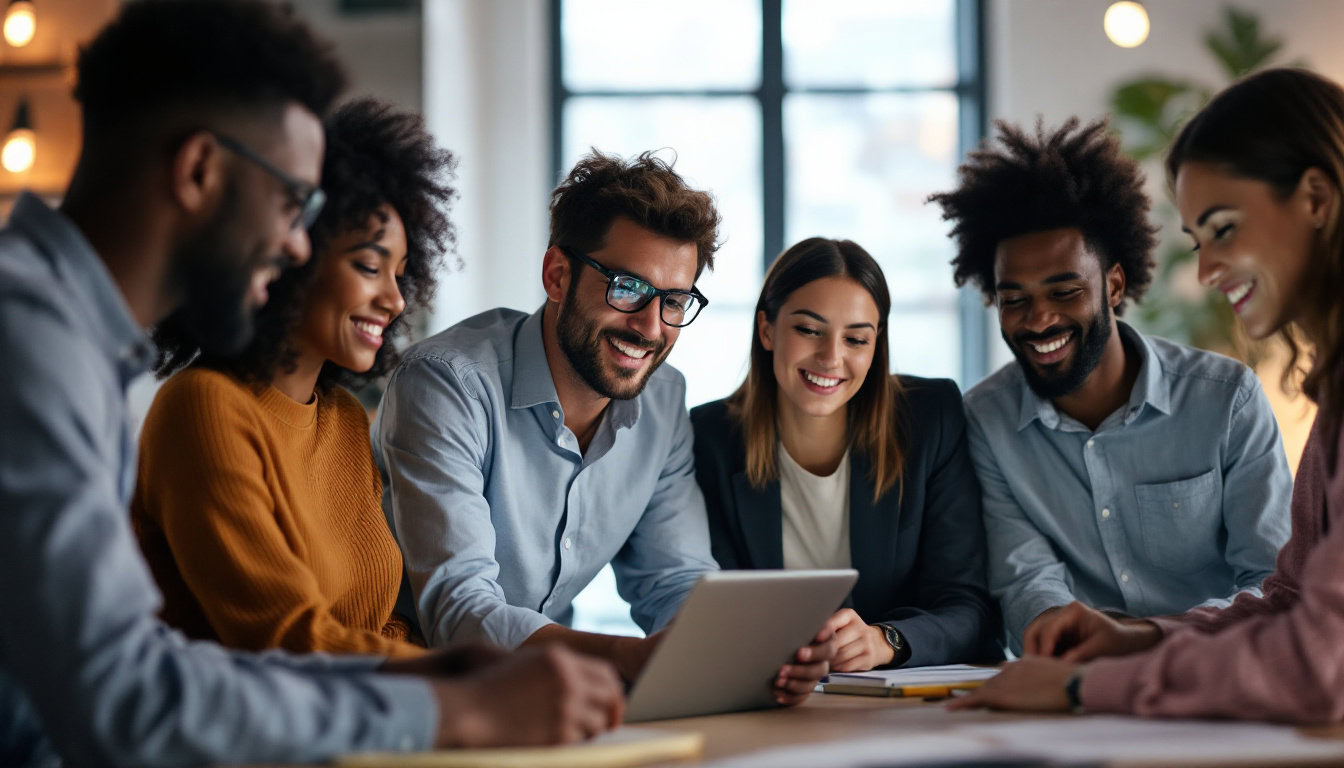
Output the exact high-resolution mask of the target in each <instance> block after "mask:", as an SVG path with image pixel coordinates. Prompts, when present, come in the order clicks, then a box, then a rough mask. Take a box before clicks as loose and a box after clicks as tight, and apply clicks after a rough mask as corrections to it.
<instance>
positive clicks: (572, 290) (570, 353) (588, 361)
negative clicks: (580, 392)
mask: <svg viewBox="0 0 1344 768" xmlns="http://www.w3.org/2000/svg"><path fill="white" fill-rule="evenodd" d="M577 288H578V281H577V280H572V281H571V282H570V284H569V290H568V291H566V293H565V301H564V303H563V304H561V306H560V316H559V317H558V318H557V319H556V326H555V331H556V336H558V337H559V341H560V349H561V351H563V352H564V353H565V359H567V360H569V365H570V367H572V368H573V369H574V371H575V372H576V373H577V374H579V378H581V379H583V382H584V383H585V384H587V385H588V387H589V388H590V389H592V390H593V391H594V392H596V393H597V394H599V395H601V396H602V397H607V398H611V399H613V400H630V399H633V398H635V397H638V396H639V393H640V392H643V391H644V385H645V384H647V383H648V382H649V377H650V376H652V375H653V372H654V371H656V370H658V366H660V365H662V364H663V360H664V358H666V357H667V352H668V349H667V339H666V337H664V338H663V339H661V340H660V341H659V342H658V343H657V344H653V345H650V343H649V342H648V341H647V340H646V339H644V338H643V337H641V336H640V335H639V334H636V333H631V332H629V331H618V330H612V329H606V330H603V329H601V328H599V327H598V326H597V323H595V322H593V321H592V320H591V319H590V318H588V317H585V316H584V315H583V313H582V312H581V311H580V309H579V303H578V300H577ZM654 301H657V299H654ZM608 338H612V339H616V340H618V341H620V342H622V343H625V344H628V345H630V346H632V347H638V348H639V349H647V350H649V353H648V355H645V357H652V358H653V361H652V362H651V363H649V365H648V366H647V367H646V368H642V369H638V370H633V371H632V370H626V369H623V368H616V369H615V370H614V371H610V372H608V371H607V370H605V369H604V367H603V365H602V360H603V358H604V357H605V355H606V350H604V349H603V348H602V346H603V345H604V344H607V343H608V342H607V341H606V339H608Z"/></svg>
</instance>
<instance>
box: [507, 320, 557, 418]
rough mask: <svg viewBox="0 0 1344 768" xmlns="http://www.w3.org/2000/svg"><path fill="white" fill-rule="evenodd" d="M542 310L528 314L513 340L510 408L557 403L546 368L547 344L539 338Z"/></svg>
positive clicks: (549, 373) (548, 370)
mask: <svg viewBox="0 0 1344 768" xmlns="http://www.w3.org/2000/svg"><path fill="white" fill-rule="evenodd" d="M545 309H546V305H544V304H543V305H542V306H541V308H540V309H538V310H537V311H536V312H533V313H532V314H531V315H529V316H528V318H527V319H526V320H524V321H523V324H522V325H521V326H519V327H518V333H517V335H515V336H514V337H513V392H512V393H511V397H512V399H511V400H510V402H509V406H510V407H512V408H531V407H532V406H534V405H542V404H543V403H545V404H548V405H549V404H555V405H559V404H560V396H559V395H557V394H556V393H555V381H554V380H553V379H551V369H550V367H549V366H547V365H546V345H545V344H544V343H543V342H542V339H541V313H542V312H543V311H545Z"/></svg>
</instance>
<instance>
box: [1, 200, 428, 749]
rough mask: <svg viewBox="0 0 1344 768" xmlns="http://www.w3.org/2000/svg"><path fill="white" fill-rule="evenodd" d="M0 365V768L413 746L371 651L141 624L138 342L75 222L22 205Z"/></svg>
mask: <svg viewBox="0 0 1344 768" xmlns="http://www.w3.org/2000/svg"><path fill="white" fill-rule="evenodd" d="M0 359H3V360H4V364H3V365H0V426H2V427H3V429H2V431H0V765H48V764H53V763H54V762H55V761H57V760H58V759H64V761H65V762H66V763H67V764H79V765H90V766H100V765H141V766H161V765H196V764H200V763H215V762H307V761H313V760H322V759H326V758H329V757H332V756H333V755H337V754H340V753H342V752H348V751H351V750H358V749H412V748H419V749H423V748H426V747H428V746H429V744H430V743H431V740H432V736H433V734H434V728H435V725H436V723H437V718H438V707H437V705H436V703H435V701H434V699H433V697H432V695H431V692H430V690H429V687H428V686H427V685H426V684H425V683H424V682H422V681H417V680H411V679H406V678H398V677H393V676H389V675H375V674H371V673H370V669H371V668H372V667H373V666H374V665H376V664H378V663H381V661H382V660H381V659H377V658H363V659H358V658H337V657H324V656H311V657H296V656H288V655H285V654H282V653H271V654H263V655H256V654H245V653H235V652H230V651H225V650H224V649H222V648H220V647H219V646H218V645H215V644H212V643H203V642H188V641H186V640H185V639H184V638H183V637H182V635H181V634H179V633H177V632H175V631H172V630H170V629H168V628H167V627H165V626H164V625H163V623H162V622H160V621H159V620H158V619H157V618H155V616H156V614H157V613H158V610H159V607H160V605H161V603H162V600H161V598H160V596H159V592H158V589H157V588H156V587H155V584H154V580H153V578H152V577H151V576H150V573H149V568H148V566H147V565H146V564H145V561H144V559H143V558H142V557H141V555H140V550H139V548H138V547H137V546H136V542H135V537H134V535H133V534H132V532H131V525H130V517H129V514H128V512H127V509H128V507H127V505H128V503H129V501H130V496H131V493H132V491H133V486H134V482H135V461H136V450H135V439H134V436H133V430H132V427H131V424H130V421H129V419H128V416H127V409H126V402H125V395H126V385H127V383H128V382H129V381H130V380H131V379H132V378H134V377H135V376H136V375H138V374H140V373H143V372H144V371H146V370H147V369H148V367H149V364H150V363H151V361H152V359H153V349H152V347H151V345H150V343H149V340H148V338H147V337H146V336H145V334H144V332H143V331H142V330H141V329H140V328H139V327H137V325H136V323H135V321H134V319H133V318H132V317H131V314H130V311H129V309H128V307H127V306H126V303H125V301H124V300H123V298H122V296H121V293H120V291H119V290H118V289H117V286H116V284H115V283H114V282H113V280H112V277H111V275H110V274H109V273H108V271H107V269H106V267H105V266H104V265H103V263H102V261H101V260H99V258H98V257H97V255H96V254H95V253H94V252H93V250H92V248H91V247H90V246H89V244H88V242H87V241H86V240H85V239H84V237H83V235H82V234H81V233H80V232H79V230H78V229H76V228H75V226H74V225H73V224H72V223H71V222H70V221H69V220H68V219H66V218H65V217H64V216H62V215H61V214H60V213H57V212H56V211H53V210H51V209H49V208H47V206H46V205H45V204H43V203H42V202H41V201H40V200H38V199H37V198H36V197H32V196H30V195H26V194H25V195H24V196H23V197H21V198H20V199H19V201H18V203H17V204H16V205H15V207H14V212H13V215H12V217H11V219H10V224H9V227H7V228H6V229H4V230H3V231H0ZM58 755H59V758H58Z"/></svg>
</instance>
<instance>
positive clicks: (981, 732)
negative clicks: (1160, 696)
mask: <svg viewBox="0 0 1344 768" xmlns="http://www.w3.org/2000/svg"><path fill="white" fill-rule="evenodd" d="M917 711H918V710H917ZM953 717H955V715H953ZM938 719H941V718H938ZM978 760H984V761H987V762H989V761H994V762H1001V761H1013V760H1022V761H1040V762H1057V763H1061V764H1076V763H1084V764H1087V763H1103V762H1109V761H1123V762H1132V763H1144V762H1154V763H1159V764H1173V763H1180V762H1199V763H1202V764H1205V765H1237V764H1246V763H1256V764H1263V763H1265V762H1267V761H1272V762H1276V763H1282V764H1284V765H1293V764H1295V763H1307V762H1317V761H1332V762H1335V761H1344V741H1334V740H1325V739H1313V738H1310V737H1307V736H1303V735H1302V734H1301V733H1300V732H1298V730H1297V729H1296V728H1292V727H1289V726H1278V725H1259V724H1251V723H1232V722H1208V721H1199V720H1144V719H1140V718H1132V717H1118V716H1103V715H1094V716H1085V717H1060V718H1054V719H1050V720H1034V721H1018V722H1000V723H984V722H979V723H966V724H964V725H956V724H952V725H950V726H949V727H947V728H946V729H940V730H938V731H936V732H934V733H911V734H908V735H894V736H884V737H878V738H864V739H855V740H850V741H835V742H829V743H823V744H803V745H798V746H793V747H780V748H773V749H768V750H762V751H759V752H753V753H749V754H746V755H739V756H737V757H734V758H729V759H727V760H722V761H719V762H714V763H709V764H707V766H706V768H710V767H711V766H712V767H713V768H792V767H793V766H797V767H798V768H803V767H804V766H818V765H825V766H828V768H864V767H866V766H873V765H882V766H901V765H936V764H938V763H943V762H947V763H954V762H960V763H966V762H971V763H973V762H975V761H978Z"/></svg>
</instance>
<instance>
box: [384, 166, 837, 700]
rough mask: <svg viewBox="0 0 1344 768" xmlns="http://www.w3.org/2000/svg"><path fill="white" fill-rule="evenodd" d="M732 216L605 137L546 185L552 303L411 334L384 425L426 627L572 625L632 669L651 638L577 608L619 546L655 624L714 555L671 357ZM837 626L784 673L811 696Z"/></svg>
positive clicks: (503, 641)
mask: <svg viewBox="0 0 1344 768" xmlns="http://www.w3.org/2000/svg"><path fill="white" fill-rule="evenodd" d="M718 225H719V215H718V213H717V212H716V210H715V208H714V204H713V201H712V199H711V198H710V196H709V195H708V194H706V193H704V192H701V191H697V190H693V189H691V188H689V187H688V186H687V185H686V184H685V182H684V181H683V180H682V178H681V177H680V176H679V175H678V174H677V173H676V172H675V171H673V170H672V168H671V167H670V166H668V165H667V164H666V163H664V162H663V161H661V160H660V159H658V158H657V157H654V156H652V155H651V154H650V153H645V154H643V155H640V156H639V157H637V158H635V159H633V160H631V161H628V162H627V161H624V160H622V159H620V158H617V157H611V156H606V155H603V154H601V153H597V152H594V153H593V154H591V155H589V156H588V157H586V158H584V159H583V160H582V161H580V162H579V164H578V165H577V166H576V167H575V168H574V169H573V170H572V171H571V172H570V174H569V176H568V178H567V179H566V180H565V181H563V182H562V183H561V184H560V186H559V187H557V188H556V190H555V191H554V192H553V193H552V196H551V234H550V244H549V247H548V248H547V250H546V253H545V256H544V257H543V260H542V269H541V277H542V285H543V287H544V288H545V292H546V302H545V304H544V305H543V306H542V307H541V308H540V309H538V310H537V311H536V312H533V313H532V314H531V315H528V314H524V313H522V312H517V311H513V310H507V309H497V310H492V311H489V312H486V313H483V314H481V315H477V316H476V317H473V318H470V319H467V320H465V321H463V322H461V323H460V324H458V325H456V326H454V327H452V328H449V329H448V330H446V331H444V332H442V333H440V334H438V335H437V336H434V337H432V338H430V339H427V340H426V341H424V342H422V343H420V344H418V345H416V346H414V347H412V348H411V349H410V350H409V351H408V353H407V354H406V355H405V357H404V359H403V362H402V363H401V365H400V366H399V367H398V368H397V370H396V371H395V372H394V373H393V374H392V377H391V379H390V381H389V383H388V389H387V392H386V394H385V396H384V399H383V404H382V406H381V408H380V410H379V414H378V420H377V423H376V424H375V425H374V434H375V436H376V439H375V443H378V444H379V445H378V446H377V447H378V448H380V449H381V453H382V460H383V465H384V467H385V469H386V472H387V483H386V486H387V487H389V488H390V492H391V510H390V511H391V516H392V519H393V521H394V527H395V529H396V533H397V537H398V539H399V541H400V543H401V546H402V551H403V553H404V555H405V561H406V573H407V574H408V576H409V579H410V583H411V587H412V590H413V592H414V595H415V598H416V602H417V608H418V612H419V616H420V619H421V622H422V625H423V630H424V634H425V637H426V639H427V640H428V641H429V643H430V645H432V646H439V645H443V644H445V643H449V642H453V641H461V640H486V641H489V642H493V643H497V644H499V645H502V646H505V647H509V648H513V647H518V646H522V645H530V644H535V643H542V642H560V643H563V644H565V645H567V646H569V647H571V648H573V649H575V650H580V651H583V652H586V653H589V654H593V655H596V656H599V657H602V658H606V659H609V660H610V661H612V662H613V663H614V664H615V665H616V668H617V670H618V671H619V672H620V673H621V675H622V676H623V677H624V678H625V679H626V680H627V681H632V680H634V679H635V678H636V677H637V676H638V674H639V672H640V670H641V669H642V667H643V665H644V663H645V661H646V660H647V659H648V657H649V654H650V653H651V651H652V650H653V648H654V646H655V645H656V643H657V640H658V635H657V634H651V636H650V637H646V638H629V637H614V636H608V635H600V634H593V633H586V632H579V631H575V630H573V629H570V628H569V627H567V626H565V625H567V624H568V623H569V622H570V619H571V617H572V615H573V610H572V608H571V602H572V601H573V599H574V596H575V595H577V594H578V593H579V592H580V591H581V590H582V589H583V588H584V587H585V586H587V585H588V583H589V582H590V581H591V580H592V579H593V577H594V576H595V575H596V574H597V572H598V571H599V570H601V569H602V568H603V567H604V566H606V565H607V564H608V563H611V565H612V567H613V570H614V571H615V574H616V581H617V587H618V589H619V591H620V593H621V595H622V596H623V597H624V598H625V599H626V600H628V601H629V602H630V608H631V615H632V616H633V618H634V619H635V621H636V623H638V624H639V625H640V627H641V628H643V629H644V630H645V632H648V633H656V632H657V631H658V630H660V629H661V628H662V627H664V626H666V625H667V623H668V622H669V621H671V620H672V618H673V616H674V615H675V614H676V612H677V609H678V608H679V607H680V605H681V603H682V601H683V600H684V599H685V597H686V595H687V594H688V592H689V591H690V589H691V587H692V586H693V585H694V584H695V582H696V581H697V580H698V579H699V577H700V576H701V574H703V573H704V572H706V571H710V570H714V569H715V568H716V567H717V566H716V565H715V562H714V559H713V557H712V555H711V554H710V548H709V533H708V527H707V523H706V517H705V508H704V498H703V497H702V496H701V494H700V490H699V488H698V487H697V485H696V482H695V476H694V460H693V457H692V453H691V439H692V438H691V427H690V421H689V418H688V416H687V413H686V407H685V397H686V387H685V381H684V380H683V379H682V376H681V374H680V373H678V372H677V371H676V370H674V369H673V368H671V367H668V366H663V365H662V362H663V360H664V359H666V357H667V355H668V353H669V352H670V351H671V350H672V346H673V345H674V344H675V343H676V341H677V336H678V335H679V334H680V333H681V331H682V329H683V328H685V327H686V326H688V325H690V324H691V323H692V322H693V321H694V320H695V319H696V317H697V316H698V314H699V312H700V310H701V309H703V308H704V307H705V306H706V305H707V304H708V303H709V302H708V300H707V299H706V298H705V296H704V295H703V294H701V293H700V291H699V290H698V289H697V288H696V287H695V281H696V278H698V277H699V276H700V274H701V273H702V272H703V270H704V269H705V268H706V267H712V264H713V256H714V252H715V250H716V248H717V243H716V238H717V235H718ZM832 653H833V648H832V647H831V645H830V643H829V640H826V641H822V642H819V643H818V644H816V645H813V646H809V647H807V648H804V649H801V650H800V651H799V658H798V663H796V664H790V665H785V667H784V668H783V669H781V671H780V674H779V676H778V678H777V679H776V680H775V687H776V698H777V699H778V700H779V701H780V702H781V703H793V702H796V701H801V700H802V699H803V698H805V697H806V695H807V693H808V692H810V691H811V690H812V687H813V684H814V683H815V682H816V680H817V679H818V678H819V677H820V676H821V675H822V674H824V673H825V669H826V663H827V661H828V660H829V658H830V656H831V655H832Z"/></svg>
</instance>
